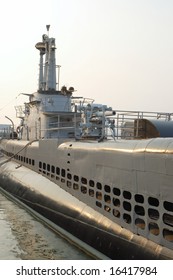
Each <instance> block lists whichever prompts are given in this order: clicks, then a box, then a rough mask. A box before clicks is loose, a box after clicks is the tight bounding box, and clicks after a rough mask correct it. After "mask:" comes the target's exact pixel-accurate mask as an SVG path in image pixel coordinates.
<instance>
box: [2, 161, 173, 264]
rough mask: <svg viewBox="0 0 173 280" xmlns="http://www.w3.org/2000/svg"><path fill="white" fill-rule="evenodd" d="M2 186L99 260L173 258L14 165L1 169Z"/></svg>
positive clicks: (163, 249)
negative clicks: (96, 252) (84, 246)
mask: <svg viewBox="0 0 173 280" xmlns="http://www.w3.org/2000/svg"><path fill="white" fill-rule="evenodd" d="M0 182H1V188H2V190H4V191H5V192H6V193H8V194H10V195H11V196H12V197H14V198H15V199H17V200H18V201H21V202H22V203H23V205H26V206H27V207H29V208H30V209H32V210H34V211H35V212H36V213H38V214H39V215H41V216H42V217H43V218H46V219H48V220H49V221H51V222H52V224H53V225H55V227H56V226H58V227H60V228H62V229H64V230H65V231H66V232H68V233H70V234H71V235H72V236H74V237H75V238H77V239H76V240H78V241H79V243H80V241H82V242H84V244H87V245H89V248H94V249H95V250H96V251H98V252H100V253H101V255H100V257H98V256H97V258H101V259H104V258H105V259H107V258H109V259H118V260H123V259H145V260H147V259H148V260H150V259H172V258H173V253H172V251H171V250H169V249H166V248H164V247H161V246H159V245H157V244H155V243H154V242H152V241H149V240H147V239H145V238H144V237H141V236H138V235H135V234H133V233H132V232H130V231H128V230H126V229H123V228H121V227H120V226H119V225H117V224H115V223H113V222H112V221H111V220H109V219H108V218H106V217H104V216H103V215H101V214H100V213H98V212H96V211H95V210H93V209H92V208H90V207H89V206H87V205H85V204H84V203H83V202H81V201H79V200H78V199H77V198H75V197H73V196H72V195H70V194H69V193H67V192H66V191H64V190H62V189H61V188H60V187H59V186H58V185H56V184H54V183H53V182H51V181H49V180H48V179H47V178H45V177H43V176H42V175H40V174H38V173H36V172H34V171H32V170H30V169H28V168H26V167H24V166H17V167H16V163H15V162H12V161H11V162H8V163H6V164H4V165H3V166H1V172H0ZM78 241H75V242H76V243H78ZM158 247H159V248H158ZM87 250H88V251H90V249H87Z"/></svg>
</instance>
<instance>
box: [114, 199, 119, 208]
mask: <svg viewBox="0 0 173 280" xmlns="http://www.w3.org/2000/svg"><path fill="white" fill-rule="evenodd" d="M113 205H114V206H116V207H120V200H119V199H118V198H113Z"/></svg>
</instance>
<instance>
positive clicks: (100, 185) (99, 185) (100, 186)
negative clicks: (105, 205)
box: [96, 182, 102, 190]
mask: <svg viewBox="0 0 173 280" xmlns="http://www.w3.org/2000/svg"><path fill="white" fill-rule="evenodd" d="M96 187H97V189H98V190H101V189H102V184H101V183H99V182H97V184H96Z"/></svg>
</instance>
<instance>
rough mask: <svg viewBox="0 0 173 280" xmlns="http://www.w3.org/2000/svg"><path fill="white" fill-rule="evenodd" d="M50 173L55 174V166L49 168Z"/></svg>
mask: <svg viewBox="0 0 173 280" xmlns="http://www.w3.org/2000/svg"><path fill="white" fill-rule="evenodd" d="M51 172H52V173H55V166H53V165H52V166H51Z"/></svg>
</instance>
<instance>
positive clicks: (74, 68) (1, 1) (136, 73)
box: [0, 0, 173, 123]
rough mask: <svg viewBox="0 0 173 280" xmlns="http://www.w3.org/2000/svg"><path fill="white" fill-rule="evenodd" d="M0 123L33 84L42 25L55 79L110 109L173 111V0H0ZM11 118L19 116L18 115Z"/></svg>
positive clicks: (30, 89) (18, 103) (36, 81)
mask: <svg viewBox="0 0 173 280" xmlns="http://www.w3.org/2000/svg"><path fill="white" fill-rule="evenodd" d="M0 9H1V17H0V28H1V44H0V96H1V102H0V123H8V120H7V119H6V118H5V115H6V116H8V117H9V118H11V119H15V110H14V106H16V105H20V104H21V103H22V102H24V101H25V102H27V101H28V99H27V98H26V97H24V96H21V95H19V94H20V93H22V92H24V93H33V92H35V91H37V88H38V64H39V52H38V50H36V49H35V44H36V43H37V42H39V41H41V40H42V35H43V34H44V33H46V25H47V24H50V25H51V27H50V32H49V35H50V36H51V37H54V38H56V46H57V50H56V58H57V60H56V62H57V64H58V65H61V72H60V86H63V85H66V86H67V87H69V86H73V87H74V88H75V89H76V90H77V91H76V92H75V95H76V96H83V97H86V98H87V97H88V98H93V99H94V100H95V102H96V103H102V104H107V105H108V106H111V107H112V108H113V109H114V110H139V111H159V112H173V16H172V14H173V1H172V0H47V1H45V0H30V1H24V0H0ZM15 122H16V120H15Z"/></svg>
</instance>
